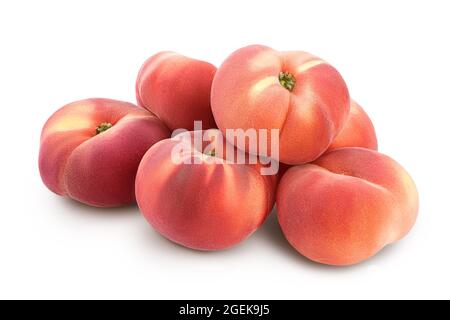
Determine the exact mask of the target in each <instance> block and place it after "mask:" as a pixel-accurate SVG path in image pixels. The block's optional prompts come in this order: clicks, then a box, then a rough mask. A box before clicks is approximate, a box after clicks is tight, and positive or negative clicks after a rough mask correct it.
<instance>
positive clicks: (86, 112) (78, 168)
mask: <svg viewBox="0 0 450 320" xmlns="http://www.w3.org/2000/svg"><path fill="white" fill-rule="evenodd" d="M169 135H170V132H169V130H168V129H167V128H166V127H165V126H164V124H163V123H162V122H161V121H160V120H159V119H157V118H156V117H155V116H154V115H152V114H151V113H149V112H147V111H144V110H142V109H139V108H137V107H136V106H134V105H132V104H130V103H126V102H121V101H116V100H109V99H87V100H82V101H78V102H74V103H71V104H68V105H66V106H64V107H63V108H61V109H60V110H58V111H57V112H55V114H54V115H52V116H51V117H50V119H49V120H48V121H47V123H46V124H45V126H44V128H43V130H42V134H41V146H40V152H39V169H40V173H41V177H42V180H43V182H44V184H45V185H46V186H47V187H48V188H49V189H50V190H51V191H53V192H55V193H57V194H59V195H62V196H68V197H70V198H73V199H75V200H78V201H80V202H83V203H85V204H89V205H93V206H98V207H113V206H119V205H124V204H128V203H131V202H133V201H134V200H135V196H134V179H135V175H136V171H137V167H138V165H139V162H140V160H141V159H142V157H143V155H144V154H145V152H146V151H147V150H148V149H149V148H150V147H151V146H152V145H153V144H154V143H156V142H158V141H159V140H161V139H165V138H168V137H169Z"/></svg>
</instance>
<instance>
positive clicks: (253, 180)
mask: <svg viewBox="0 0 450 320" xmlns="http://www.w3.org/2000/svg"><path fill="white" fill-rule="evenodd" d="M196 133H197V134H198V133H200V136H201V135H202V134H210V136H214V135H217V136H220V139H221V140H225V139H224V138H223V137H222V136H221V134H220V131H218V130H207V131H196ZM182 136H183V138H184V139H183V140H184V142H182V144H181V145H183V144H184V146H185V147H183V148H185V149H186V150H187V151H186V150H185V151H183V152H181V151H180V152H178V151H176V150H177V148H179V146H180V140H179V139H180V137H182ZM186 138H187V139H186ZM193 141H200V147H198V146H195V143H194V142H193ZM212 145H213V151H214V154H212V153H211V150H210V151H209V152H207V149H204V148H203V147H202V143H201V137H200V140H197V138H195V139H194V133H193V132H187V133H183V134H181V135H178V136H176V137H174V138H172V139H167V140H163V141H161V142H159V143H157V144H155V145H154V146H153V147H152V148H151V149H150V150H149V151H148V152H147V154H146V155H145V156H144V158H143V160H142V162H141V164H140V166H139V170H138V174H137V177H136V199H137V202H138V205H139V208H140V209H141V212H142V213H143V215H144V216H145V218H146V219H147V220H148V222H149V223H150V224H151V225H152V226H153V228H154V229H155V230H157V231H158V232H159V233H160V234H162V235H163V236H164V237H166V238H168V239H169V240H171V241H173V242H175V243H178V244H180V245H183V246H186V247H188V248H192V249H197V250H221V249H226V248H229V247H232V246H234V245H236V244H238V243H239V242H241V241H243V240H244V239H245V238H247V237H248V236H249V235H250V234H252V233H253V232H254V231H255V230H256V229H257V228H258V227H259V226H261V224H262V223H263V222H264V221H265V219H266V217H267V216H268V214H269V213H270V211H271V210H272V207H273V204H274V198H275V188H276V183H277V177H276V175H275V176H262V175H261V174H260V170H259V169H260V168H261V165H260V164H252V165H250V164H233V163H230V161H228V160H224V154H226V151H225V149H223V150H224V151H225V152H223V153H221V154H219V150H218V148H219V147H218V146H217V145H216V144H215V143H214V142H213V143H212ZM223 145H224V146H225V145H226V144H223ZM224 148H226V147H224ZM231 148H233V147H232V146H231ZM173 159H175V161H174V160H173ZM186 161H187V162H186ZM194 161H197V162H198V163H195V162H194Z"/></svg>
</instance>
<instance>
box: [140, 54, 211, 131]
mask: <svg viewBox="0 0 450 320" xmlns="http://www.w3.org/2000/svg"><path fill="white" fill-rule="evenodd" d="M215 73H216V67H215V66H213V65H212V64H210V63H208V62H205V61H201V60H195V59H191V58H188V57H185V56H182V55H180V54H177V53H175V52H160V53H158V54H156V55H154V56H152V57H150V58H149V59H148V60H147V61H145V63H144V64H143V66H142V68H141V70H140V71H139V75H138V77H137V80H136V97H137V101H138V105H139V106H141V107H144V108H146V109H148V110H150V111H151V112H153V113H154V114H156V115H157V116H158V117H159V118H160V119H161V120H162V121H163V122H164V123H165V124H166V125H167V126H168V127H169V129H170V130H172V131H173V130H175V129H186V130H193V129H194V121H202V126H203V128H204V129H210V128H215V127H216V124H215V121H214V117H213V115H212V111H211V104H210V95H211V84H212V81H213V78H214V75H215Z"/></svg>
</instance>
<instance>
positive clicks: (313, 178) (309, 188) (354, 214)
mask: <svg viewBox="0 0 450 320" xmlns="http://www.w3.org/2000/svg"><path fill="white" fill-rule="evenodd" d="M277 210H278V219H279V222H280V226H281V229H282V230H283V233H284V235H285V237H286V239H287V240H288V241H289V243H290V244H291V245H292V246H293V247H294V248H295V249H296V250H297V251H298V252H299V253H301V254H302V255H304V256H305V257H307V258H309V259H311V260H313V261H316V262H319V263H323V264H328V265H336V266H345V265H352V264H356V263H359V262H362V261H364V260H366V259H368V258H370V257H372V256H373V255H375V254H376V253H377V252H378V251H380V250H381V249H382V248H383V247H384V246H386V245H388V244H391V243H393V242H396V241H398V240H400V239H401V238H403V237H404V236H405V235H406V234H407V233H408V232H409V231H410V229H411V228H412V227H413V225H414V223H415V221H416V218H417V212H418V194H417V190H416V186H415V184H414V182H413V180H412V179H411V177H410V176H409V174H408V173H407V172H406V171H405V169H403V168H402V167H401V166H400V165H399V164H398V163H397V162H395V161H394V160H393V159H391V158H389V157H388V156H385V155H383V154H381V153H379V152H377V151H373V150H370V149H364V148H342V149H337V150H334V151H331V152H329V153H326V154H325V155H324V156H322V157H320V158H319V159H318V160H317V161H315V162H314V163H312V164H306V165H302V166H296V167H292V168H290V169H289V170H288V171H287V172H286V173H285V174H284V176H283V178H282V179H281V182H280V185H279V188H278V193H277Z"/></svg>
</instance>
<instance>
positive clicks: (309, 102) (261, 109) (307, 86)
mask: <svg viewBox="0 0 450 320" xmlns="http://www.w3.org/2000/svg"><path fill="white" fill-rule="evenodd" d="M211 105H212V111H213V114H214V117H215V119H216V122H217V125H218V127H219V128H220V129H221V130H222V131H225V130H226V129H244V130H247V129H266V130H270V129H278V130H280V134H279V140H280V146H279V147H280V149H279V151H280V154H279V157H277V159H278V160H280V161H281V162H284V163H286V164H302V163H306V162H310V161H313V160H315V159H316V158H318V157H319V156H320V155H321V154H322V153H323V152H325V151H326V149H327V148H328V147H329V146H330V144H331V142H332V141H333V140H334V138H335V137H336V135H337V133H338V132H339V131H340V130H341V129H342V127H343V125H344V123H345V120H346V118H347V116H348V112H349V108H350V97H349V93H348V89H347V86H346V84H345V82H344V80H343V79H342V77H341V75H340V74H339V72H338V71H337V70H336V69H335V68H333V67H332V66H331V65H330V64H328V63H326V62H325V61H323V60H322V59H320V58H318V57H315V56H313V55H311V54H309V53H306V52H301V51H288V52H278V51H275V50H273V49H271V48H269V47H265V46H261V45H253V46H249V47H245V48H242V49H239V50H237V51H236V52H234V53H233V54H232V55H231V56H229V57H228V58H227V59H226V60H225V62H224V63H223V64H222V66H221V67H220V68H219V69H218V71H217V74H216V76H215V78H214V81H213V85H212V92H211ZM268 137H269V135H267V137H264V138H261V139H266V140H267V141H265V143H266V145H267V146H270V145H271V141H270V138H268ZM246 151H251V150H250V149H248V148H247V149H246ZM258 153H259V151H258ZM269 155H270V154H269Z"/></svg>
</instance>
